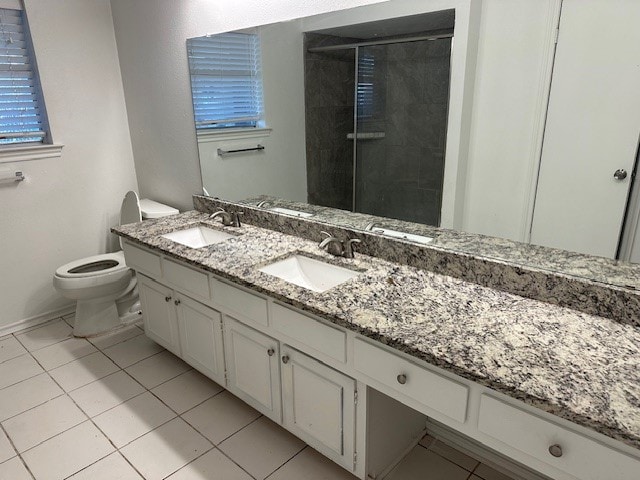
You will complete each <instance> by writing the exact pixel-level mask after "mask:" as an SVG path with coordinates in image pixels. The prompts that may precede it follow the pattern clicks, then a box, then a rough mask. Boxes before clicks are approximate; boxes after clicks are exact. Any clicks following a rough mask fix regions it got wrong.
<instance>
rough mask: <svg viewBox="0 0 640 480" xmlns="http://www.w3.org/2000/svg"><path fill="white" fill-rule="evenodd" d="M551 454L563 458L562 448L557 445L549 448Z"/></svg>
mask: <svg viewBox="0 0 640 480" xmlns="http://www.w3.org/2000/svg"><path fill="white" fill-rule="evenodd" d="M549 453H550V454H551V455H553V456H554V457H556V458H560V457H561V456H562V447H561V446H560V445H558V444H557V443H556V444H555V445H551V446H550V447H549Z"/></svg>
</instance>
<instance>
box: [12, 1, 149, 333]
mask: <svg viewBox="0 0 640 480" xmlns="http://www.w3.org/2000/svg"><path fill="white" fill-rule="evenodd" d="M25 7H26V10H27V14H28V18H29V23H30V27H31V33H32V37H33V43H34V47H35V50H36V56H37V61H38V66H39V69H40V78H41V81H42V88H43V91H44V96H45V100H46V107H47V111H48V116H49V123H50V125H51V131H52V133H53V138H54V141H55V142H56V143H63V144H64V145H65V146H64V149H63V150H62V157H61V158H49V159H43V160H33V161H27V162H20V163H9V164H7V163H3V164H0V168H2V169H5V168H7V169H11V170H22V171H23V172H24V173H25V175H26V176H27V180H26V181H24V182H21V183H20V184H17V185H2V186H0V205H2V214H1V215H0V245H2V255H0V272H2V274H1V275H0V304H2V315H1V316H0V328H2V327H6V326H9V325H11V324H13V323H16V322H19V321H21V320H25V319H28V318H31V317H38V316H41V315H43V314H46V313H47V312H51V311H54V310H57V309H60V308H63V307H65V306H68V305H70V304H71V302H69V300H66V299H64V298H62V297H61V296H60V295H59V294H58V293H57V292H56V291H55V290H54V289H53V286H52V283H51V279H52V276H53V273H54V272H55V270H56V268H57V267H59V266H60V265H62V264H64V263H67V262H69V261H71V260H75V259H78V258H81V257H84V256H89V255H96V254H98V253H104V252H105V251H107V250H113V249H114V248H115V247H116V239H115V238H113V236H112V235H111V234H110V233H108V229H109V227H110V226H111V225H113V224H115V223H117V221H118V216H119V209H120V202H121V200H122V197H123V196H124V194H125V193H126V191H127V190H131V189H134V190H135V189H137V187H136V175H135V171H134V165H133V155H132V150H131V141H130V137H129V130H128V125H127V116H126V110H125V104H124V94H123V90H122V80H121V76H120V67H119V64H118V57H117V49H116V44H115V37H114V31H113V23H112V18H111V8H110V4H109V1H108V0H25Z"/></svg>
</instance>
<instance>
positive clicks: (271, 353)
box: [267, 348, 276, 357]
mask: <svg viewBox="0 0 640 480" xmlns="http://www.w3.org/2000/svg"><path fill="white" fill-rule="evenodd" d="M274 353H276V351H275V350H274V349H273V348H270V349H269V350H267V355H269V356H270V357H273V354H274Z"/></svg>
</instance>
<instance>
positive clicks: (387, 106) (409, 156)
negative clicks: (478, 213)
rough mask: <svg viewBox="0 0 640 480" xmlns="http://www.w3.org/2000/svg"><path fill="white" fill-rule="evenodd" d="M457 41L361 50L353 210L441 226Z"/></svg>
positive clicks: (423, 42)
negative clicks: (451, 63)
mask: <svg viewBox="0 0 640 480" xmlns="http://www.w3.org/2000/svg"><path fill="white" fill-rule="evenodd" d="M450 52H451V39H439V40H432V41H429V40H422V41H414V42H401V43H390V44H382V45H372V46H361V47H358V48H357V52H356V53H357V61H356V65H357V79H358V81H357V89H356V90H357V91H356V95H355V97H356V98H355V103H356V138H355V140H354V142H355V149H354V156H355V168H354V180H353V184H354V185H353V189H354V199H353V210H354V211H357V212H362V213H369V214H373V215H379V216H383V217H391V218H397V219H401V220H408V221H413V222H419V223H425V224H429V225H436V226H437V225H439V224H440V209H441V202H442V184H443V177H444V158H445V155H444V153H445V143H446V132H447V107H448V99H449V59H450Z"/></svg>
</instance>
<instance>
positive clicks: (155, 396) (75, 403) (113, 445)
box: [0, 320, 253, 478]
mask: <svg viewBox="0 0 640 480" xmlns="http://www.w3.org/2000/svg"><path fill="white" fill-rule="evenodd" d="M63 321H64V320H63ZM51 323H54V322H53V321H52V322H51ZM65 323H66V322H65ZM136 328H137V326H136ZM34 330H35V329H34ZM29 331H30V330H29ZM142 334H144V332H142V333H140V335H142ZM12 335H13V334H12ZM137 336H139V335H136V336H134V337H131V338H128V339H125V340H123V341H122V342H118V343H115V344H113V345H110V346H109V347H112V346H115V345H118V344H120V343H123V342H125V341H127V340H131V339H132V338H136V337H137ZM69 338H75V337H67V338H65V339H63V340H61V341H60V342H56V343H52V344H51V345H47V346H46V347H42V348H47V347H49V346H52V345H56V344H58V343H61V342H63V341H65V340H67V339H69ZM16 340H17V341H18V343H20V345H22V346H23V348H25V350H26V351H27V353H28V354H30V355H31V357H32V358H33V359H34V361H35V362H36V363H37V364H38V365H39V366H40V368H42V369H43V371H42V372H40V373H38V374H37V375H41V374H43V373H46V374H47V375H48V377H49V378H50V379H51V380H52V381H53V382H54V383H55V384H56V385H57V386H58V387H59V388H60V389H61V390H62V392H63V393H62V394H61V395H58V396H56V397H53V398H51V399H49V400H47V401H46V402H43V403H41V404H39V405H36V406H34V407H32V408H30V409H28V410H25V411H24V412H20V413H18V414H17V415H21V414H22V413H25V412H27V411H30V410H33V409H35V408H38V407H40V406H42V405H44V404H46V403H48V402H50V401H51V400H55V399H57V398H60V397H62V396H66V397H68V398H69V399H70V400H71V402H72V403H73V404H74V405H75V406H76V408H78V409H79V410H80V412H81V413H82V414H83V415H84V416H85V417H86V418H85V420H83V421H82V422H80V423H78V424H76V425H74V426H72V427H69V428H68V429H66V430H63V431H62V432H58V433H57V434H56V435H53V436H52V437H50V438H47V439H45V440H43V441H42V442H40V443H38V444H37V445H34V446H33V447H30V448H29V449H27V450H25V452H27V451H29V450H31V449H33V448H35V447H37V446H39V445H42V444H43V443H44V442H46V441H48V440H51V439H52V438H55V437H57V436H59V435H62V434H63V433H65V432H68V431H69V430H71V429H73V428H75V427H77V426H78V425H81V424H82V423H85V422H87V421H89V422H91V424H92V425H93V426H94V427H95V428H96V429H97V430H98V431H99V432H100V433H101V434H102V435H103V436H104V437H105V438H106V439H107V441H108V442H109V443H110V444H111V446H112V447H113V448H114V451H112V452H109V453H108V454H107V455H105V456H103V457H101V458H99V459H97V460H96V461H95V462H92V463H90V464H89V465H86V466H85V467H83V468H82V469H80V470H78V471H76V472H74V473H72V474H71V475H69V476H68V477H66V478H70V477H72V476H73V475H75V474H77V473H79V472H81V471H82V470H85V469H87V468H89V467H91V466H92V465H94V464H96V463H98V462H100V461H101V460H103V459H105V458H106V457H108V456H109V455H112V454H113V453H115V452H117V453H118V454H119V455H120V456H121V457H122V458H124V460H125V461H126V462H127V463H128V464H129V465H130V466H131V467H132V468H133V470H134V471H135V472H136V473H138V474H139V475H140V476H141V477H142V478H145V477H144V475H142V473H141V472H140V471H138V469H137V468H136V467H135V466H134V465H133V464H132V463H131V462H130V461H129V459H128V458H127V457H126V456H125V455H124V454H122V452H121V451H120V448H124V447H126V446H127V445H129V444H131V443H132V442H134V441H136V440H138V439H139V438H141V437H143V436H144V435H147V434H148V433H151V432H153V431H154V430H157V429H158V428H160V427H162V426H163V425H166V424H167V423H169V422H171V421H173V420H175V419H176V418H180V419H181V420H182V421H183V422H185V423H186V424H187V425H189V426H190V427H191V428H193V429H194V430H195V431H196V432H197V433H198V434H199V435H200V436H202V438H204V439H205V440H206V441H207V442H208V443H209V444H210V445H211V448H209V449H207V450H206V451H205V452H203V454H202V455H205V454H206V453H208V452H210V451H211V450H213V449H216V446H215V445H214V444H213V442H211V441H210V440H209V439H208V438H206V437H205V436H204V435H202V433H200V432H199V431H198V430H197V429H196V428H195V427H193V425H191V424H189V422H187V421H186V420H184V419H183V418H182V417H181V416H180V414H178V413H177V412H175V410H173V409H172V408H171V407H170V406H169V405H166V404H165V402H163V401H162V399H160V398H159V397H158V396H157V395H155V394H154V392H151V390H150V389H148V388H147V387H145V386H144V385H142V384H141V383H140V382H139V381H138V380H137V379H135V378H134V377H133V376H132V375H131V374H130V373H129V372H127V371H126V370H125V369H124V368H122V367H121V366H120V365H118V364H117V363H115V362H114V361H113V359H111V357H109V356H108V355H106V354H105V353H104V352H103V351H102V349H100V348H99V347H97V346H95V345H93V344H92V343H90V342H88V343H90V344H91V345H93V346H94V347H95V348H96V351H98V352H100V353H102V354H103V355H105V356H106V357H107V358H108V359H109V360H110V361H111V362H112V363H114V364H115V365H116V366H117V367H118V368H119V371H120V372H124V373H125V374H126V375H127V376H129V377H130V378H131V379H132V380H133V381H134V382H136V383H137V384H139V385H140V386H141V387H142V388H143V389H144V390H145V391H144V392H141V393H140V394H138V395H136V396H134V397H132V398H131V399H133V398H137V397H139V396H140V395H143V394H144V393H146V392H149V393H150V394H151V395H152V396H153V397H154V398H157V399H158V400H159V401H160V402H161V403H162V404H163V405H165V406H166V407H167V408H168V409H169V410H170V411H171V412H172V413H174V414H175V416H174V417H172V418H171V419H169V420H167V421H166V422H164V423H162V424H161V425H158V426H157V427H155V428H153V429H152V430H150V431H148V432H146V433H144V434H143V435H140V436H139V437H136V438H135V439H133V440H131V441H130V442H128V443H127V444H126V445H123V446H122V447H120V448H119V447H117V446H116V445H115V444H114V443H113V441H112V440H111V439H110V438H109V436H108V435H107V434H106V433H105V432H104V431H102V429H100V427H99V426H98V425H97V424H96V423H95V422H94V421H93V418H92V417H90V416H89V415H88V414H87V413H86V412H85V411H84V410H83V409H82V408H81V407H80V405H78V404H77V402H76V401H75V400H74V399H73V398H72V397H71V395H69V393H70V392H73V391H76V390H78V389H80V388H82V387H84V386H86V385H90V384H92V383H95V382H97V381H99V380H102V379H103V378H105V377H107V376H109V375H113V374H115V373H118V371H116V372H113V373H111V374H109V375H105V376H104V377H101V378H98V379H95V380H94V381H93V382H89V383H88V384H86V385H83V386H81V387H78V388H76V389H73V390H71V391H70V392H67V391H66V390H65V389H64V388H63V387H62V386H61V385H60V384H59V383H58V382H57V381H56V379H55V378H53V377H52V376H51V374H50V373H49V370H46V369H45V368H44V367H43V365H42V364H41V363H40V362H39V361H38V359H37V358H35V356H34V355H33V353H32V351H30V350H29V349H27V348H26V347H25V345H24V344H23V343H22V342H20V340H19V339H17V338H16ZM109 347H107V348H109ZM37 350H40V349H37ZM37 350H34V351H37ZM163 351H166V349H165V350H163ZM91 353H96V352H91ZM159 353H162V352H157V353H156V354H153V355H150V356H148V357H145V358H144V359H142V360H139V361H138V362H135V363H133V364H131V365H130V366H133V365H135V364H137V363H139V362H141V361H143V360H146V359H148V358H151V357H153V356H155V355H157V354H159ZM22 355H26V353H25V354H22ZM85 356H87V355H85ZM14 358H15V357H14ZM80 358H84V357H80ZM76 360H78V359H76ZM72 361H75V360H72ZM68 363H71V362H68ZM65 365H66V364H65ZM60 366H62V365H60ZM55 368H58V367H54V368H52V369H51V370H55ZM126 368H129V367H126ZM191 370H192V369H191ZM191 370H187V372H188V371H191ZM187 372H181V373H180V374H178V375H176V376H175V377H172V378H170V379H168V380H166V381H165V382H162V383H161V384H158V385H157V386H160V385H162V384H163V383H166V382H168V381H171V380H173V379H174V378H177V377H178V376H180V375H181V374H183V373H187ZM37 375H34V377H35V376H37ZM29 378H33V377H29ZM24 380H28V379H24ZM24 380H23V381H24ZM17 383H20V382H17ZM153 388H156V387H153ZM223 391H224V389H223V390H221V391H220V392H218V393H216V394H215V395H212V396H211V397H209V398H207V399H205V400H204V401H203V402H201V403H204V402H205V401H207V400H209V399H210V398H213V397H214V396H216V395H218V394H220V393H222V392H223ZM131 399H129V400H131ZM127 401H128V400H127ZM124 403H126V402H121V403H119V404H118V405H116V406H114V407H112V408H110V409H108V410H105V412H107V411H109V410H112V409H113V408H116V407H117V406H120V405H122V404H124ZM201 403H200V404H201ZM200 404H198V405H200ZM198 405H196V406H198ZM196 406H194V407H192V408H196ZM105 412H101V413H100V414H98V415H96V417H97V416H99V415H102V413H105ZM17 415H14V416H13V417H15V416H17ZM13 417H9V418H13ZM5 420H8V418H7V419H5ZM5 420H3V421H5ZM252 423H253V422H252ZM0 428H2V429H3V431H4V428H3V427H2V426H1V423H0ZM238 431H239V430H238ZM235 433H237V432H235ZM5 434H6V432H5ZM6 436H7V439H8V440H9V441H10V442H11V446H12V448H13V449H14V451H15V452H16V456H17V457H18V458H20V461H21V462H22V463H23V465H25V467H26V468H27V471H28V472H29V474H31V476H32V477H33V478H35V476H34V475H33V473H32V472H31V469H30V468H29V467H28V465H27V464H26V461H25V460H24V458H23V457H22V453H24V452H22V453H19V452H18V451H17V449H16V448H15V446H14V444H13V440H12V439H11V437H9V435H8V434H6ZM219 451H220V450H219ZM202 455H200V456H202ZM200 456H199V457H197V458H200ZM194 460H195V459H193V460H191V462H192V461H194ZM191 462H188V463H186V464H185V465H182V466H181V467H180V468H179V469H178V470H180V469H182V468H184V467H185V466H186V465H188V464H189V463H191ZM234 463H235V462H234ZM238 466H239V465H238ZM239 467H240V466H239ZM240 468H242V467H240ZM178 470H176V472H177V471H178ZM243 470H244V469H243ZM173 473H175V472H172V473H171V474H170V475H173ZM247 473H248V472H247ZM252 478H253V477H252Z"/></svg>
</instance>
